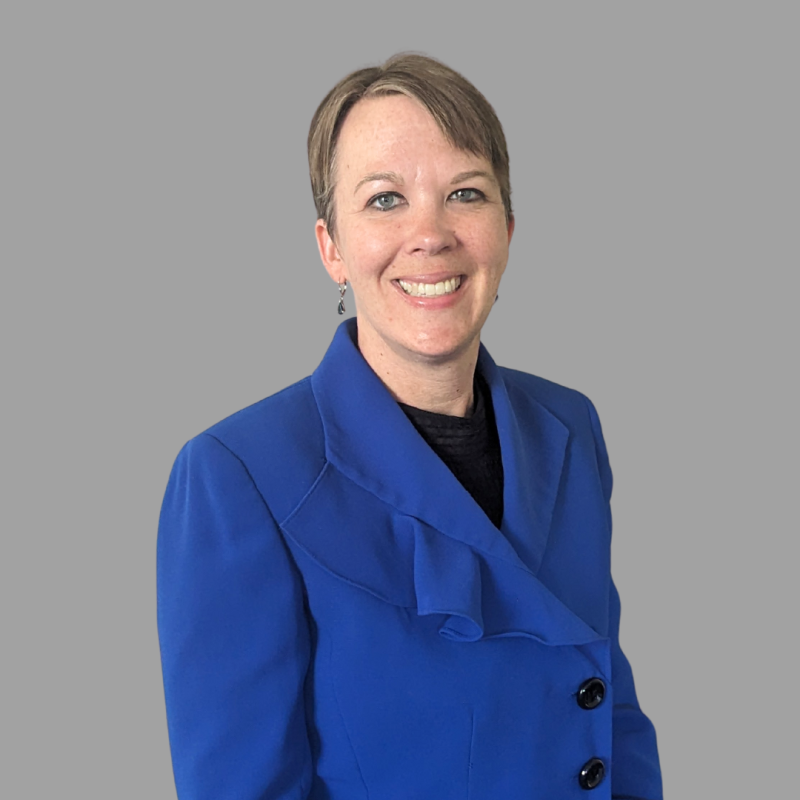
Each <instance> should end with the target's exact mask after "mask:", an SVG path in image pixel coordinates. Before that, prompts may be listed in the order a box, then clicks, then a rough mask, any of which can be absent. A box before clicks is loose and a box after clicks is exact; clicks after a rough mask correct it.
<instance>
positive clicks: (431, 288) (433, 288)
mask: <svg viewBox="0 0 800 800" xmlns="http://www.w3.org/2000/svg"><path fill="white" fill-rule="evenodd" d="M398 283H399V284H400V286H401V287H402V289H403V291H404V292H405V293H406V294H410V295H411V296H412V297H435V296H437V295H440V294H452V293H453V292H454V291H455V290H456V289H458V287H459V286H461V278H460V277H458V278H450V279H449V280H446V281H439V282H438V283H414V282H412V281H398Z"/></svg>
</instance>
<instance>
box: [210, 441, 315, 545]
mask: <svg viewBox="0 0 800 800" xmlns="http://www.w3.org/2000/svg"><path fill="white" fill-rule="evenodd" d="M200 435H201V436H208V437H209V438H210V439H213V440H214V441H215V442H217V444H219V445H220V446H221V447H223V448H224V449H225V450H226V451H227V452H228V453H230V454H231V455H232V456H233V457H234V458H235V459H236V460H237V461H238V462H239V464H241V466H242V469H243V470H244V472H245V474H246V475H247V477H248V479H249V480H250V483H251V484H252V485H253V488H254V489H255V490H256V492H258V496H259V497H260V498H261V502H262V503H264V507H265V508H266V509H267V512H268V513H269V516H270V518H271V519H272V521H273V522H274V523H275V525H276V526H277V527H278V528H281V529H282V528H283V525H284V524H285V523H286V522H288V520H289V519H290V518H291V517H293V516H294V515H295V514H296V513H297V511H298V510H299V509H300V508H301V507H302V506H303V504H304V503H305V501H306V499H307V498H308V497H309V496H310V495H311V493H312V492H313V491H314V489H315V488H316V486H317V485H318V484H319V482H320V480H321V478H322V476H323V474H324V473H325V471H326V470H327V468H328V462H327V460H326V461H325V463H324V464H323V465H322V468H321V469H320V471H319V474H318V475H317V477H316V478H315V479H314V481H313V482H312V484H311V487H310V488H309V489H308V491H306V493H305V494H304V495H303V496H302V498H300V500H299V502H298V503H297V505H296V506H295V507H294V508H293V509H292V510H291V511H290V512H289V514H288V516H287V517H286V519H285V520H284V521H283V522H278V520H277V519H276V518H275V514H274V513H273V511H272V508H271V506H270V504H269V502H268V501H267V498H266V497H264V493H263V492H262V491H261V489H260V488H259V486H258V483H257V482H256V479H255V478H254V477H253V473H252V472H251V471H250V468H249V467H248V466H247V464H246V463H245V462H244V460H243V459H242V457H241V456H240V455H239V454H238V453H236V452H235V451H234V450H231V448H230V447H228V445H227V444H225V442H223V441H222V440H221V439H220V438H219V437H217V436H215V435H214V434H213V433H209V432H208V431H205V432H204V433H202V434H200Z"/></svg>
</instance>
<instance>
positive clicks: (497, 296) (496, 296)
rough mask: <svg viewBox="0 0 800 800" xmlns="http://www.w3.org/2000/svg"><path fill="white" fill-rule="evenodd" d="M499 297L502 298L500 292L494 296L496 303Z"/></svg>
mask: <svg viewBox="0 0 800 800" xmlns="http://www.w3.org/2000/svg"><path fill="white" fill-rule="evenodd" d="M499 299H500V295H499V294H496V295H495V296H494V301H495V303H496V302H497V301H498V300H499Z"/></svg>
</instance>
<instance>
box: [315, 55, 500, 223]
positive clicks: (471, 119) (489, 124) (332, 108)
mask: <svg viewBox="0 0 800 800" xmlns="http://www.w3.org/2000/svg"><path fill="white" fill-rule="evenodd" d="M390 94H403V95H406V96H407V97H411V98H413V99H415V100H418V101H419V102H420V103H422V105H423V106H424V107H425V108H426V109H427V110H428V112H429V113H430V115H431V116H432V117H433V118H434V120H436V123H437V124H438V126H439V128H441V131H442V133H443V134H444V136H445V138H446V139H447V140H448V141H449V142H450V143H451V144H452V145H453V146H454V147H457V148H458V149H459V150H467V151H469V152H471V153H475V154H476V155H479V156H483V157H484V158H486V159H487V161H489V162H491V164H492V167H493V169H494V174H495V177H496V178H497V182H498V183H499V184H500V195H501V197H502V200H503V207H504V208H505V212H506V220H510V219H511V214H512V211H511V182H510V179H509V173H508V148H507V146H506V137H505V135H504V134H503V127H502V125H501V124H500V120H499V119H498V118H497V114H495V111H494V109H493V108H492V106H491V105H490V103H489V101H488V100H487V99H486V98H485V97H484V96H483V95H482V94H481V93H480V92H479V91H478V90H477V89H476V88H475V87H474V86H473V85H472V84H471V83H470V82H469V81H468V80H467V79H466V78H465V77H464V76H463V75H461V74H460V73H458V72H456V71H455V70H454V69H451V68H450V67H448V66H446V65H445V64H442V62H441V61H437V60H436V59H435V58H430V57H429V56H423V55H418V54H416V53H398V54H397V55H394V56H392V57H391V58H390V59H389V60H388V61H386V63H384V64H382V65H381V66H379V67H366V68H364V69H359V70H356V71H355V72H351V73H350V74H349V75H347V76H345V77H344V78H342V80H340V81H339V83H337V84H336V86H334V87H333V89H331V90H330V92H328V94H327V95H326V96H325V99H324V100H323V101H322V102H321V103H320V104H319V107H318V108H317V110H316V112H315V113H314V117H313V119H312V120H311V128H310V130H309V132H308V167H309V172H310V173H311V191H312V192H313V193H314V204H315V205H316V207H317V217H318V218H319V219H322V220H324V221H325V224H326V226H327V228H328V232H329V233H330V235H331V237H332V236H333V229H334V224H335V213H334V205H333V190H334V186H335V171H336V142H337V139H338V138H339V132H340V131H341V129H342V124H343V123H344V120H345V118H346V117H347V114H348V113H349V111H350V109H351V108H353V106H354V105H355V104H356V103H357V102H358V101H359V100H361V99H362V98H365V97H380V96H382V95H390Z"/></svg>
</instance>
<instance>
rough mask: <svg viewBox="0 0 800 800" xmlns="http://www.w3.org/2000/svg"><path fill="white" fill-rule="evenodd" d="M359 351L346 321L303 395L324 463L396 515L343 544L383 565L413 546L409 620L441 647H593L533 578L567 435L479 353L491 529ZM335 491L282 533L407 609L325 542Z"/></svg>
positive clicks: (320, 496)
mask: <svg viewBox="0 0 800 800" xmlns="http://www.w3.org/2000/svg"><path fill="white" fill-rule="evenodd" d="M356 341H357V338H356V322H355V320H354V319H351V320H347V321H346V322H344V323H342V325H340V326H339V329H338V330H337V332H336V335H335V336H334V340H333V342H332V344H331V346H330V348H329V349H328V352H327V353H326V355H325V357H324V359H323V360H322V362H321V364H320V366H319V367H318V368H317V370H316V371H315V372H314V374H313V375H312V377H311V385H312V389H313V392H314V397H315V399H316V402H317V405H318V408H319V411H320V416H321V419H322V424H323V428H324V431H325V447H326V458H327V460H328V462H329V463H330V464H331V465H332V466H333V467H334V468H335V469H336V470H337V471H338V473H340V474H341V475H342V476H344V479H347V480H349V481H352V482H353V483H355V484H356V485H357V486H358V487H360V488H361V489H363V490H366V491H367V492H369V493H370V494H372V495H374V496H376V497H377V498H379V499H380V500H381V501H383V503H385V504H388V506H389V507H391V509H393V510H394V512H393V514H394V515H395V517H396V516H397V515H396V512H399V514H400V518H401V521H400V522H399V523H398V522H396V523H392V525H393V530H386V531H381V530H380V529H378V528H376V527H375V524H374V522H371V521H368V520H364V524H359V523H360V521H359V520H354V523H353V525H352V526H350V527H349V529H348V530H349V531H350V533H351V534H352V535H356V536H360V537H366V539H365V541H367V540H368V541H370V542H372V545H373V546H372V547H370V548H365V549H364V552H374V553H384V554H385V553H386V552H387V550H386V548H389V549H391V548H392V547H394V546H395V545H392V544H391V542H392V541H395V542H397V541H399V540H397V539H396V537H397V536H400V537H401V538H402V539H403V540H404V541H406V542H412V543H413V546H412V547H411V551H413V555H412V556H411V559H412V563H410V564H409V565H408V570H409V574H408V579H409V580H412V584H413V588H412V589H411V591H412V595H413V596H414V597H415V598H416V599H415V603H416V607H417V613H419V614H420V615H429V614H444V615H445V621H444V623H443V624H442V626H441V627H440V629H439V632H440V634H441V635H442V636H444V637H446V638H452V639H455V640H459V641H478V640H480V639H482V638H492V637H496V636H515V635H517V636H528V637H531V638H535V639H537V640H538V641H541V642H543V643H545V644H549V645H558V644H582V643H588V642H592V641H596V640H598V639H601V638H602V637H600V636H599V635H598V634H597V633H596V632H595V631H594V630H593V629H592V628H590V627H589V626H588V625H587V624H586V623H585V622H583V620H582V619H580V618H579V617H578V616H577V615H576V614H574V613H573V612H572V611H571V610H570V609H568V608H567V607H566V606H565V605H564V604H563V603H562V602H561V601H560V600H559V599H558V598H557V597H556V596H555V595H553V594H552V592H551V591H550V590H549V589H548V588H547V587H546V586H545V585H544V584H542V583H541V582H540V581H539V580H538V579H537V578H536V571H537V570H538V568H539V565H540V564H541V561H542V556H543V554H544V551H545V548H546V546H547V539H548V535H549V530H550V525H551V521H552V517H553V510H554V507H555V503H556V499H557V495H558V487H559V483H560V480H561V473H562V469H563V467H564V460H565V450H566V446H567V441H568V438H569V437H568V431H567V429H566V427H565V426H564V425H563V424H562V423H561V422H560V421H559V420H558V419H556V418H555V417H554V416H553V415H552V414H551V413H550V412H549V411H547V409H545V408H544V407H543V406H542V405H540V404H539V403H538V402H536V401H535V400H533V399H532V398H530V397H528V396H527V395H525V394H524V393H522V392H520V391H518V390H515V389H514V388H513V385H511V386H510V387H509V386H507V385H506V382H505V381H504V380H503V371H502V370H500V369H499V368H498V367H497V366H496V365H495V364H494V362H493V361H492V359H491V357H490V356H489V354H488V352H487V351H486V350H485V349H484V348H483V346H481V353H480V362H479V363H480V369H481V370H482V371H483V374H484V376H485V378H486V380H487V382H488V384H489V387H490V389H491V393H492V402H493V405H494V411H495V418H496V420H497V427H498V433H499V438H500V447H501V453H502V459H503V469H504V474H505V489H504V505H505V509H504V517H503V522H502V526H501V530H498V529H497V528H496V527H495V526H494V525H493V524H492V523H491V521H490V520H489V518H488V517H487V516H486V515H485V514H484V512H483V510H482V509H481V508H480V507H479V506H478V504H477V503H476V502H475V501H474V500H473V499H472V497H471V496H470V494H469V493H468V492H467V491H466V490H465V489H464V487H463V486H462V485H461V484H460V482H459V481H458V480H457V479H456V478H455V476H454V475H453V473H452V472H451V471H450V470H449V469H448V468H447V467H446V466H445V464H444V463H443V462H442V461H441V459H440V458H439V457H438V456H437V455H436V454H435V453H434V452H433V450H431V448H430V447H429V446H428V445H427V443H426V442H425V441H424V440H423V439H422V437H421V436H420V435H419V434H418V433H417V431H416V430H415V428H414V427H413V425H412V424H411V423H410V422H409V420H408V419H407V417H406V416H405V414H404V413H403V411H402V409H401V408H400V407H399V406H398V404H397V403H396V402H395V400H394V399H393V398H392V397H391V395H390V394H389V392H388V391H387V390H386V388H385V387H384V385H383V384H382V383H381V381H380V379H379V378H378V377H377V376H376V375H375V373H374V372H373V371H372V369H371V368H370V367H369V365H368V364H367V363H366V362H365V361H364V359H363V357H362V356H361V354H360V352H359V351H358V347H357V344H356ZM341 480H342V479H341V478H340V479H339V481H341ZM335 486H336V482H335V481H334V482H333V483H328V479H327V478H326V479H325V484H324V486H322V485H321V486H320V487H319V489H318V493H317V500H318V501H323V500H324V497H325V496H326V495H325V492H328V494H327V497H328V498H329V499H328V500H327V501H326V502H324V503H323V504H320V502H317V503H316V504H312V506H309V508H308V509H306V510H305V511H301V512H300V516H299V517H295V518H294V519H290V520H287V523H288V524H287V525H285V527H286V528H287V529H288V532H289V533H290V535H292V536H293V537H294V538H295V539H296V541H298V542H299V543H300V544H301V545H302V546H304V547H305V548H306V550H307V552H309V553H310V554H311V555H313V556H314V557H315V558H316V559H317V560H318V561H320V563H322V564H323V565H324V566H325V567H326V568H327V569H329V570H330V571H331V572H333V573H334V574H337V575H340V576H341V577H342V578H344V579H345V580H347V581H348V582H350V583H354V584H356V585H359V586H362V587H363V588H365V589H367V590H368V591H370V592H372V593H373V594H375V595H376V596H379V597H384V598H389V597H396V598H401V597H402V598H407V597H408V590H407V589H402V587H401V584H403V580H401V579H399V578H396V579H395V580H396V581H399V583H398V585H397V586H396V587H394V592H391V591H387V587H383V586H381V585H379V584H380V583H381V581H385V580H386V578H385V576H386V575H387V574H389V573H388V572H387V571H386V570H384V569H382V568H381V567H380V566H379V565H377V564H374V565H372V566H371V567H370V565H369V564H363V565H361V566H359V570H360V572H359V575H358V576H356V575H355V574H354V569H355V567H354V566H353V561H352V559H351V560H348V558H346V557H345V555H344V552H343V549H342V546H341V543H339V544H337V543H336V540H335V538H331V537H328V536H325V535H324V533H322V532H323V531H324V530H325V528H326V525H325V522H324V514H325V513H326V512H325V508H326V507H333V506H335V502H336V501H335V497H336V495H332V494H330V492H331V491H334V492H344V493H345V494H346V493H347V492H348V491H349V490H348V489H347V487H346V486H345V485H342V484H340V485H339V486H338V488H334V487H335ZM303 515H306V516H305V517H304V516H303ZM402 519H405V520H407V522H405V523H403V522H402ZM386 537H389V538H388V539H387V538H386ZM393 537H395V538H393ZM405 552H406V548H405V546H400V545H397V549H396V552H395V555H394V557H391V558H390V561H392V564H393V569H394V568H395V567H397V565H398V564H399V563H400V561H402V560H403V558H404V556H403V553H405ZM384 557H389V556H384ZM395 562H397V563H395ZM403 574H404V575H405V574H406V573H405V572H404V573H403ZM382 576H383V577H382ZM402 604H403V605H405V604H406V602H405V600H403V601H402Z"/></svg>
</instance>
